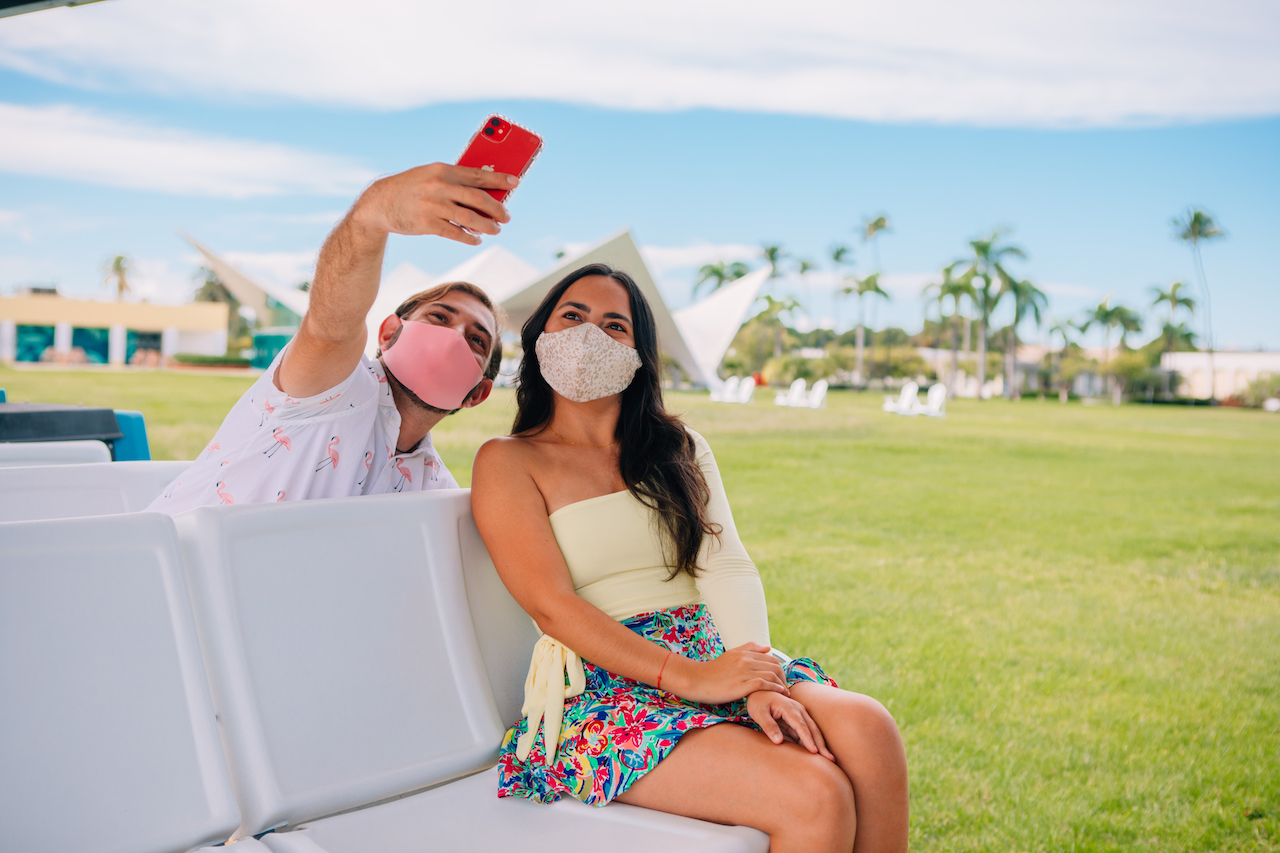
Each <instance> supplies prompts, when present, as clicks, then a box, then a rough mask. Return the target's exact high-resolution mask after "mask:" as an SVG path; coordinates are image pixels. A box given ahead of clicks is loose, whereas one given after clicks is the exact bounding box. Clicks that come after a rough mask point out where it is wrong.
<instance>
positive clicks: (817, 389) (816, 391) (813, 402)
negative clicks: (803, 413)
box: [804, 379, 827, 409]
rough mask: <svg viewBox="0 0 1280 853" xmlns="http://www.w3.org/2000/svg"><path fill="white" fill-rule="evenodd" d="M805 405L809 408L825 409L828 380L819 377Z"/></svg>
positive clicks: (810, 390)
mask: <svg viewBox="0 0 1280 853" xmlns="http://www.w3.org/2000/svg"><path fill="white" fill-rule="evenodd" d="M804 405H805V407H806V408H809V409H825V408H826V407H827V380H825V379H819V380H818V381H817V382H815V383H813V387H812V388H810V389H809V396H808V397H807V398H806V399H805V401H804Z"/></svg>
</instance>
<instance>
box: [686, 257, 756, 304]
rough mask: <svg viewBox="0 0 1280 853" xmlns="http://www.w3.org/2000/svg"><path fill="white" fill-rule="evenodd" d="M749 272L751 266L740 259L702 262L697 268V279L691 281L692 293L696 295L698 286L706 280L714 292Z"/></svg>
mask: <svg viewBox="0 0 1280 853" xmlns="http://www.w3.org/2000/svg"><path fill="white" fill-rule="evenodd" d="M749 272H751V267H749V266H747V265H746V264H744V263H743V262H742V261H734V262H733V263H727V262H725V261H716V262H715V263H713V264H703V265H702V267H701V268H699V270H698V280H697V281H695V282H694V283H693V295H694V296H697V295H698V290H699V288H701V287H702V285H704V284H706V283H707V282H710V283H711V292H712V293H715V292H716V291H717V290H719V289H720V288H722V287H724V286H725V285H726V284H728V283H729V282H731V281H736V280H738V279H740V278H742V277H743V276H744V275H746V274H747V273H749Z"/></svg>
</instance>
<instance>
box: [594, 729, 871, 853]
mask: <svg viewBox="0 0 1280 853" xmlns="http://www.w3.org/2000/svg"><path fill="white" fill-rule="evenodd" d="M618 799H619V800H620V801H621V802H624V803H630V804H631V805H635V806H644V807H645V808H650V809H656V810H658V811H664V812H670V813H672V814H678V815H684V816H686V817H696V818H701V819H703V820H710V821H714V822H716V823H727V824H737V825H739V826H751V827H755V828H756V829H760V830H762V831H764V832H766V833H768V835H769V851H770V853H827V851H831V853H836V851H839V853H848V851H849V850H851V849H852V848H853V840H854V831H855V829H856V828H857V819H856V817H855V812H854V802H853V787H852V786H851V785H850V783H849V778H848V777H847V776H846V775H845V774H844V773H843V772H842V771H841V769H840V768H839V767H837V766H836V765H835V764H833V763H831V762H830V761H829V760H827V759H825V758H822V757H821V756H817V755H811V754H810V753H809V752H807V751H806V750H804V749H802V748H801V747H799V746H796V745H795V744H792V743H783V744H781V745H778V744H775V743H773V742H772V741H770V740H769V739H768V738H766V737H765V736H764V735H762V734H761V733H760V732H757V731H755V730H754V729H749V728H747V727H745V726H739V725H735V724H733V723H720V724H719V725H716V726H712V727H711V728H707V729H698V730H696V731H692V732H688V733H687V734H685V735H684V736H683V737H682V738H681V739H680V743H678V744H677V745H676V747H675V749H673V750H672V751H671V753H670V754H669V755H667V757H666V758H664V759H663V760H662V762H661V763H660V764H659V765H658V766H657V767H655V768H654V769H653V770H650V771H649V772H648V773H646V774H645V775H644V776H643V777H642V778H641V779H640V780H639V781H637V782H636V783H635V784H634V785H632V786H631V787H630V788H629V789H628V790H627V791H626V792H624V793H623V794H622V795H621V796H619V797H618Z"/></svg>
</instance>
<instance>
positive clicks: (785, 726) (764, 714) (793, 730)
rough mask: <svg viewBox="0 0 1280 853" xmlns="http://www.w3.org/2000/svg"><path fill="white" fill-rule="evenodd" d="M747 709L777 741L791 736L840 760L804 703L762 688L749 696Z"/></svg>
mask: <svg viewBox="0 0 1280 853" xmlns="http://www.w3.org/2000/svg"><path fill="white" fill-rule="evenodd" d="M747 713H748V714H750V715H751V719H752V720H754V721H755V724H756V725H757V726H759V727H760V728H761V729H762V730H763V731H764V733H765V736H766V737H767V738H769V740H771V741H773V742H774V743H778V744H780V743H782V742H783V741H784V740H789V741H792V742H793V743H798V744H800V745H801V746H803V747H804V748H805V749H807V750H809V751H810V752H812V753H813V754H815V755H821V756H822V757H823V758H827V759H830V760H832V761H835V760H836V757H835V756H834V755H832V754H831V751H830V750H828V749H827V745H826V743H825V742H823V740H822V732H821V731H820V730H819V729H818V724H817V723H815V722H814V721H813V717H810V716H809V712H808V711H807V710H805V707H804V705H801V704H800V703H799V702H797V701H796V700H795V699H791V698H789V697H787V696H783V695H782V694H781V693H774V692H773V691H771V690H761V691H759V692H757V693H752V694H751V695H750V696H748V697H747Z"/></svg>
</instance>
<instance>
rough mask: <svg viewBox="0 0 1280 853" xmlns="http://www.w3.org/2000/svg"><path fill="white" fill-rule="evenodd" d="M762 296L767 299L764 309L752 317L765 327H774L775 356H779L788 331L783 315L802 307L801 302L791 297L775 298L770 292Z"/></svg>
mask: <svg viewBox="0 0 1280 853" xmlns="http://www.w3.org/2000/svg"><path fill="white" fill-rule="evenodd" d="M760 298H761V299H763V300H764V301H765V307H764V310H763V311H761V312H760V313H759V314H757V315H756V316H754V317H752V318H751V319H752V320H753V321H754V320H759V321H760V323H761V324H762V325H763V326H764V327H765V328H771V329H773V357H774V358H778V357H779V356H781V355H782V336H783V333H784V332H785V331H786V325H785V324H784V323H783V322H782V315H783V314H786V313H787V312H788V311H795V310H796V309H797V308H799V307H800V303H799V302H796V301H795V300H794V299H792V298H790V297H788V298H786V299H774V298H773V297H772V296H769V295H768V294H765V295H764V296H761V297H760Z"/></svg>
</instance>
